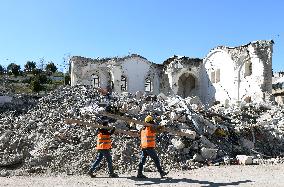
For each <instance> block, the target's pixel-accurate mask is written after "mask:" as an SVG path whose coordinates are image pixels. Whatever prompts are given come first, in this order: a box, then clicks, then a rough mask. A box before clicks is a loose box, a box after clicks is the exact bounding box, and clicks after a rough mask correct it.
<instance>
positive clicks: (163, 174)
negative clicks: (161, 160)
mask: <svg viewBox="0 0 284 187" xmlns="http://www.w3.org/2000/svg"><path fill="white" fill-rule="evenodd" d="M168 173H169V172H168V171H162V172H161V173H160V175H161V178H163V177H164V176H166V175H167V174H168Z"/></svg>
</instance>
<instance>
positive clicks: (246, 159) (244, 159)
mask: <svg viewBox="0 0 284 187" xmlns="http://www.w3.org/2000/svg"><path fill="white" fill-rule="evenodd" d="M236 159H237V161H238V163H239V164H240V165H251V164H252V163H253V156H247V155H237V156H236Z"/></svg>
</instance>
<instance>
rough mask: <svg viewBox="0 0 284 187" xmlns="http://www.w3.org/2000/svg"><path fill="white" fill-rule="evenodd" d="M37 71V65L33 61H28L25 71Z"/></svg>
mask: <svg viewBox="0 0 284 187" xmlns="http://www.w3.org/2000/svg"><path fill="white" fill-rule="evenodd" d="M35 69H36V63H35V62H33V61H27V63H26V64H25V69H24V71H26V72H33V71H34V70H35Z"/></svg>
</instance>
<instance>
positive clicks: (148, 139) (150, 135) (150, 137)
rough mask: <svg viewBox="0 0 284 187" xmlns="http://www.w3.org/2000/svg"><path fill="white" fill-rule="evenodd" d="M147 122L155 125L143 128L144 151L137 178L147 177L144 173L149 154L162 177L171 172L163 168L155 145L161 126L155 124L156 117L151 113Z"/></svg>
mask: <svg viewBox="0 0 284 187" xmlns="http://www.w3.org/2000/svg"><path fill="white" fill-rule="evenodd" d="M144 121H145V122H146V123H150V124H153V126H145V127H143V129H142V130H141V148H142V152H141V160H140V163H139V166H138V174H137V178H147V177H146V176H145V175H143V174H142V171H143V166H144V164H145V162H146V158H147V156H150V157H151V158H152V159H153V161H154V163H155V165H156V167H157V169H158V171H159V173H160V175H161V178H163V177H164V176H166V175H167V174H168V173H169V172H165V171H163V170H162V167H161V164H160V160H159V157H158V155H157V153H156V151H155V147H156V140H155V139H156V132H157V131H159V129H160V126H157V125H155V122H154V119H153V117H152V116H151V115H148V116H147V117H146V118H145V120H144Z"/></svg>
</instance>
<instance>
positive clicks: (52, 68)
mask: <svg viewBox="0 0 284 187" xmlns="http://www.w3.org/2000/svg"><path fill="white" fill-rule="evenodd" d="M56 70H57V67H56V65H55V64H54V63H53V62H49V63H48V64H47V65H46V67H45V71H46V73H47V75H49V76H50V75H51V74H52V73H55V72H56Z"/></svg>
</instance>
